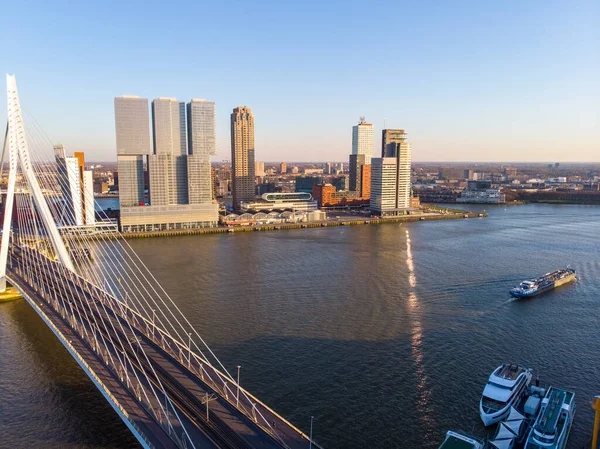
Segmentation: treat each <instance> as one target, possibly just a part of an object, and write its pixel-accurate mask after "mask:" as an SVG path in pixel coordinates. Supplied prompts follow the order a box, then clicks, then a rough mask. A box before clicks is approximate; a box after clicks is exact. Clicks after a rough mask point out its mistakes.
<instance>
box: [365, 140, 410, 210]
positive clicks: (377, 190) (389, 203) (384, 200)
mask: <svg viewBox="0 0 600 449" xmlns="http://www.w3.org/2000/svg"><path fill="white" fill-rule="evenodd" d="M397 139H398V141H397V142H390V143H388V144H387V145H386V147H385V154H386V155H387V157H383V158H375V159H373V161H372V165H371V192H370V194H371V201H370V207H371V209H372V210H373V211H375V212H377V213H379V214H381V215H399V214H403V213H405V212H406V210H407V209H408V208H409V207H410V192H411V184H410V170H411V147H410V143H408V142H406V133H403V135H402V136H401V137H400V136H397Z"/></svg>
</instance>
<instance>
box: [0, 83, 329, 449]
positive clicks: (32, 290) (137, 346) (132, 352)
mask: <svg viewBox="0 0 600 449" xmlns="http://www.w3.org/2000/svg"><path fill="white" fill-rule="evenodd" d="M7 94H8V95H7V96H8V127H7V132H6V139H5V143H4V149H3V155H2V161H3V160H4V156H5V155H8V159H9V165H10V169H9V170H10V171H9V181H8V189H7V194H6V200H5V209H4V210H5V214H4V224H3V231H4V232H3V233H2V240H1V246H0V291H5V290H6V282H7V281H8V282H9V283H10V284H12V285H13V286H14V287H15V288H16V289H17V290H19V292H20V293H21V294H22V295H23V297H25V299H26V300H27V301H28V302H29V304H30V305H31V307H33V309H34V310H35V311H36V312H37V313H38V315H39V316H40V317H41V318H42V319H43V320H44V322H45V323H46V324H47V325H48V327H49V328H50V329H51V330H52V332H54V334H55V335H56V336H57V337H58V339H59V340H60V341H61V343H62V344H63V345H64V346H65V347H66V348H67V350H68V351H69V352H70V354H71V355H72V356H73V358H74V359H75V360H76V361H77V363H78V364H79V365H80V366H81V368H82V369H83V370H84V371H85V373H86V374H87V375H88V376H89V378H90V379H91V380H92V381H93V382H94V384H95V385H96V387H97V388H98V390H100V392H101V393H102V394H103V395H104V397H105V398H106V400H107V401H108V402H109V403H110V404H111V406H112V407H113V408H114V410H115V411H116V412H117V413H118V415H119V416H120V417H121V419H122V420H123V421H124V422H125V424H126V425H127V427H128V428H129V429H130V431H131V432H132V433H133V435H135V437H136V438H137V439H138V441H139V442H140V443H141V444H142V446H143V447H146V448H247V449H250V448H256V449H259V448H289V449H300V448H310V447H315V448H318V447H319V446H317V445H316V444H315V443H314V442H312V441H310V439H311V438H310V437H309V436H307V435H305V434H304V433H303V432H302V431H301V430H299V429H297V428H296V427H294V426H293V425H292V424H291V423H289V422H288V421H286V420H285V419H284V418H283V417H281V416H280V415H278V414H277V413H276V412H274V411H273V410H272V409H270V408H269V407H268V406H267V405H265V404H264V403H262V402H261V401H260V400H259V399H257V398H256V397H254V396H253V395H252V394H250V393H249V392H248V391H246V390H245V389H243V388H241V387H240V385H239V371H238V378H237V379H234V377H233V376H232V375H230V374H229V372H228V371H227V370H226V369H225V367H224V366H223V365H222V364H221V362H220V361H219V360H218V359H217V358H216V356H215V355H214V353H213V352H212V351H211V350H210V348H209V347H208V346H207V345H206V343H205V342H204V340H203V339H202V337H201V336H200V335H199V333H198V332H197V331H196V329H195V328H194V327H193V325H192V324H191V323H190V322H189V321H188V320H187V319H186V318H185V316H184V315H183V314H182V313H181V311H180V310H179V308H178V307H177V306H176V305H175V303H174V302H173V301H172V300H171V298H170V297H169V295H168V294H167V292H166V291H165V290H164V289H163V288H162V287H161V286H160V284H159V283H158V281H157V280H156V279H155V278H154V276H153V275H152V273H150V271H149V270H148V269H147V268H146V266H145V265H144V264H143V262H142V261H141V260H140V258H139V257H138V256H137V255H136V254H135V252H134V251H133V250H132V249H131V247H130V246H129V244H128V243H127V241H126V240H125V239H123V237H122V236H121V235H120V234H119V233H118V232H117V231H116V230H113V229H110V230H108V231H107V230H103V232H102V233H97V232H93V229H90V226H89V224H88V225H87V226H81V227H77V226H73V223H74V222H75V221H74V220H75V216H76V214H75V211H74V210H73V208H74V206H73V204H70V203H69V201H64V200H57V199H56V198H57V197H58V196H59V195H57V193H58V190H57V189H58V188H65V187H68V186H65V183H66V182H68V179H65V178H64V177H62V176H60V174H59V173H58V172H57V170H56V167H55V166H54V164H52V163H49V162H48V160H44V156H43V151H44V149H49V148H51V146H52V143H51V142H50V141H49V139H48V138H47V137H46V136H45V134H44V133H43V131H42V130H41V129H40V128H39V127H37V126H35V125H34V126H32V127H31V128H27V129H26V128H25V126H24V122H23V117H22V112H21V107H20V103H19V96H18V92H17V86H16V80H15V78H14V76H7ZM30 149H31V150H33V151H30ZM2 161H0V166H1V164H2ZM74 176H76V174H74ZM91 228H93V226H91ZM106 232H112V233H113V236H112V237H113V238H110V239H106V238H105V237H106Z"/></svg>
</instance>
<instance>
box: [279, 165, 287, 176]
mask: <svg viewBox="0 0 600 449" xmlns="http://www.w3.org/2000/svg"><path fill="white" fill-rule="evenodd" d="M279 173H281V174H282V175H284V174H286V173H287V164H286V163H285V162H282V163H281V164H279Z"/></svg>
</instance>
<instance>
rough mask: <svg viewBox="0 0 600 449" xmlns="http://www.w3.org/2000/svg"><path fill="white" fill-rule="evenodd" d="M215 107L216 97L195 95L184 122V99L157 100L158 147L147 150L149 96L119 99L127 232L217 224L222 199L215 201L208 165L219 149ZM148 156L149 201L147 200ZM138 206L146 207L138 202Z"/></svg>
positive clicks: (122, 194) (124, 227) (121, 180)
mask: <svg viewBox="0 0 600 449" xmlns="http://www.w3.org/2000/svg"><path fill="white" fill-rule="evenodd" d="M214 110H215V105H214V103H212V102H207V101H204V100H192V101H191V102H190V103H189V104H188V107H187V112H188V114H187V115H188V116H187V121H186V108H185V103H182V102H178V101H177V100H176V99H174V98H162V97H161V98H157V99H156V100H154V101H153V102H152V119H153V129H154V135H153V142H154V152H153V154H149V147H150V138H149V128H148V100H146V99H143V100H142V99H139V98H137V97H123V98H115V121H116V123H117V158H118V161H119V187H120V200H121V217H120V226H121V230H122V231H123V232H136V231H167V230H174V229H195V228H201V227H212V226H216V225H217V222H218V204H216V203H213V189H212V182H211V166H210V155H211V154H214V152H215V120H214ZM186 124H187V133H186ZM188 146H189V153H190V154H189V155H188V151H187V148H188ZM145 156H148V170H149V177H150V185H149V189H150V204H149V205H145V204H144V203H143V201H144V182H143V176H144V158H145ZM138 205H144V206H145V207H134V206H138Z"/></svg>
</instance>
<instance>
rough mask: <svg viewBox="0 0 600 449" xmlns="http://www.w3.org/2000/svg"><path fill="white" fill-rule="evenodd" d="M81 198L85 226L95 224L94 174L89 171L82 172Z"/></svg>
mask: <svg viewBox="0 0 600 449" xmlns="http://www.w3.org/2000/svg"><path fill="white" fill-rule="evenodd" d="M83 198H84V204H85V224H87V225H93V224H94V223H95V222H96V213H95V211H94V174H93V172H92V171H91V170H85V171H84V172H83Z"/></svg>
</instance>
